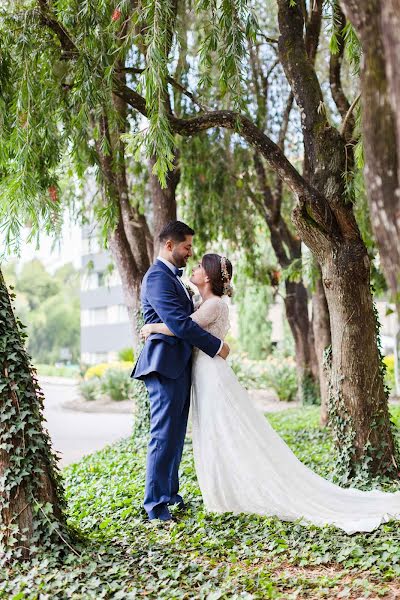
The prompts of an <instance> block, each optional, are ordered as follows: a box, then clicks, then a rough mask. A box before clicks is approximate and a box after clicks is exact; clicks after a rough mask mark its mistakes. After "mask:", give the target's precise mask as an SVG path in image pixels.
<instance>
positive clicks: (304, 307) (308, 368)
mask: <svg viewBox="0 0 400 600" xmlns="http://www.w3.org/2000/svg"><path fill="white" fill-rule="evenodd" d="M285 288H286V295H285V300H284V301H285V310H286V317H287V320H288V323H289V326H290V330H291V332H292V334H293V338H294V343H295V355H296V367H297V380H298V396H299V400H300V401H301V402H302V404H315V401H316V398H317V397H318V385H319V381H318V373H316V372H315V369H314V368H313V367H314V364H315V363H314V361H313V358H314V357H313V345H314V344H313V341H314V340H313V337H312V335H311V323H310V318H309V315H308V295H307V290H306V288H305V287H304V284H303V282H295V281H286V282H285Z"/></svg>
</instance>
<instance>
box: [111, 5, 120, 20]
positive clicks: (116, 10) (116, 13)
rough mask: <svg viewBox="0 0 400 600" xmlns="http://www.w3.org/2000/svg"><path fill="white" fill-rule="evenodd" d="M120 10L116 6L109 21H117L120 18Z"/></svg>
mask: <svg viewBox="0 0 400 600" xmlns="http://www.w3.org/2000/svg"><path fill="white" fill-rule="evenodd" d="M121 15H122V13H121V11H120V10H119V8H116V9H115V10H114V12H113V14H112V17H111V21H118V20H119V19H120V18H121Z"/></svg>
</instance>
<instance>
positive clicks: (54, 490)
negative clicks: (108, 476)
mask: <svg viewBox="0 0 400 600" xmlns="http://www.w3.org/2000/svg"><path fill="white" fill-rule="evenodd" d="M0 309H1V310H0V312H1V318H0V339H1V345H0V366H1V367H0V368H1V372H0V389H1V396H0V412H1V415H2V419H1V427H0V448H1V449H0V480H1V481H2V484H1V488H0V545H1V546H2V547H3V548H4V549H5V554H4V556H3V557H2V558H5V559H6V560H8V561H9V562H13V561H18V560H20V558H23V559H27V558H29V557H30V556H32V555H33V554H34V552H35V550H34V549H33V547H35V548H36V549H37V548H38V547H41V548H42V549H43V548H46V549H49V550H52V551H53V552H56V550H57V547H60V544H61V546H62V543H61V541H62V538H64V540H67V539H68V533H67V531H66V525H65V519H64V516H63V508H64V507H65V501H64V497H63V490H62V486H61V479H60V472H59V469H58V466H57V460H58V459H57V457H56V456H55V455H54V454H53V452H52V450H51V443H50V438H49V435H48V432H47V431H46V430H45V429H44V428H43V393H42V391H41V390H40V388H39V385H38V383H37V379H36V373H35V371H34V370H33V368H32V367H31V365H30V362H29V357H28V355H27V353H26V351H25V348H24V345H23V334H21V333H20V330H19V327H18V325H17V322H16V320H15V317H14V313H13V309H12V306H11V301H10V297H9V295H8V291H7V287H6V285H5V282H4V279H3V276H2V274H1V272H0ZM61 532H62V533H61ZM61 536H62V537H61Z"/></svg>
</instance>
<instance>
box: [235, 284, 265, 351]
mask: <svg viewBox="0 0 400 600" xmlns="http://www.w3.org/2000/svg"><path fill="white" fill-rule="evenodd" d="M271 301H272V294H271V289H270V287H267V286H261V285H257V284H256V283H253V284H251V282H250V281H249V280H248V281H247V286H246V287H245V289H244V290H243V293H242V295H241V297H240V299H239V301H238V314H239V342H240V346H241V349H242V350H243V351H244V352H247V354H248V355H249V358H251V359H255V360H262V359H264V358H266V357H267V356H268V354H270V353H271V349H272V345H271V334H272V323H271V321H269V320H268V310H269V307H270V305H271Z"/></svg>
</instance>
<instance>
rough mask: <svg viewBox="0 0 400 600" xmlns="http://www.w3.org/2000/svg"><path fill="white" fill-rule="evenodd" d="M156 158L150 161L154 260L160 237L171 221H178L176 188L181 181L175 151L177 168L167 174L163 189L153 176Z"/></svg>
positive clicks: (176, 157)
mask: <svg viewBox="0 0 400 600" xmlns="http://www.w3.org/2000/svg"><path fill="white" fill-rule="evenodd" d="M155 162H156V159H155V157H152V158H151V159H150V160H149V173H150V192H151V200H152V208H153V236H154V258H157V256H158V252H159V249H160V244H159V242H158V236H159V234H160V232H161V230H162V229H163V227H164V226H165V225H166V224H167V223H168V222H169V221H175V220H176V188H177V185H178V183H179V179H180V170H179V166H178V164H177V163H178V153H177V151H175V160H174V163H175V168H174V170H173V171H169V173H168V174H167V187H165V188H162V187H161V184H160V182H159V180H158V177H157V175H154V174H153V166H154V163H155Z"/></svg>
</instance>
